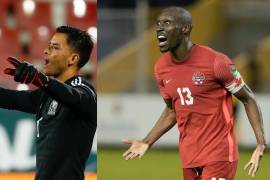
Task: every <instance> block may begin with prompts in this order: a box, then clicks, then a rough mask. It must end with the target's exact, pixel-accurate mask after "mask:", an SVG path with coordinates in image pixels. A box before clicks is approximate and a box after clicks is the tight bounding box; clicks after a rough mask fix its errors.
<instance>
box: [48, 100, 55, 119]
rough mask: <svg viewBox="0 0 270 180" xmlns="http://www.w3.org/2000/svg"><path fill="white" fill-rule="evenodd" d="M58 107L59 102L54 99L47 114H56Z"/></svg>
mask: <svg viewBox="0 0 270 180" xmlns="http://www.w3.org/2000/svg"><path fill="white" fill-rule="evenodd" d="M57 107H58V102H57V101H55V100H53V101H52V102H51V104H50V107H49V111H48V113H47V115H55V113H56V109H57Z"/></svg>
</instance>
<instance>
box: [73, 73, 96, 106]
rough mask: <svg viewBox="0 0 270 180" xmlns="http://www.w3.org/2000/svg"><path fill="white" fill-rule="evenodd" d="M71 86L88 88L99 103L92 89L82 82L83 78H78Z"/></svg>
mask: <svg viewBox="0 0 270 180" xmlns="http://www.w3.org/2000/svg"><path fill="white" fill-rule="evenodd" d="M71 85H72V86H82V87H85V88H87V89H88V90H89V91H90V92H91V94H92V96H93V97H94V100H95V102H96V101H97V100H96V94H95V92H94V91H93V90H92V89H91V88H90V87H88V86H86V85H85V84H84V83H83V82H82V77H76V78H75V79H74V80H72V81H71Z"/></svg>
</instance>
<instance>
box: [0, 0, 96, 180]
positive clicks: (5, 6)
mask: <svg viewBox="0 0 270 180" xmlns="http://www.w3.org/2000/svg"><path fill="white" fill-rule="evenodd" d="M96 6H97V2H96V0H59V1H58V0H56V1H51V0H0V41H1V43H0V59H1V66H0V86H1V87H4V88H10V89H33V88H34V87H32V86H30V87H28V86H24V85H19V84H17V83H15V82H13V80H12V79H10V77H8V76H5V75H4V74H3V69H4V68H6V67H7V64H6V63H5V61H4V60H5V59H6V58H7V57H8V56H15V57H18V58H21V59H24V60H27V61H30V62H31V63H33V64H35V65H36V66H37V67H39V68H40V69H42V64H43V60H42V58H43V50H44V49H45V47H47V45H48V42H49V40H50V39H51V37H52V35H53V34H54V32H55V28H56V27H58V26H61V25H70V26H75V27H77V28H80V29H83V30H86V31H88V32H89V33H90V34H91V36H92V37H93V39H94V41H95V47H94V51H93V54H92V57H91V58H90V60H89V63H88V64H87V65H86V66H85V67H84V68H83V69H82V74H83V75H84V76H86V77H87V78H88V79H89V81H94V78H95V75H96V71H95V67H96V62H97V51H96V41H97V21H96V18H97V11H96ZM35 127H36V125H35V121H34V116H33V115H30V114H25V113H21V112H17V111H7V110H3V109H0V179H1V180H33V179H34V171H35ZM96 152H97V142H96V138H95V141H94V145H93V150H92V152H91V155H90V157H89V160H88V163H87V167H86V169H87V173H86V180H95V179H96Z"/></svg>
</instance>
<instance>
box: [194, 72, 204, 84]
mask: <svg viewBox="0 0 270 180" xmlns="http://www.w3.org/2000/svg"><path fill="white" fill-rule="evenodd" d="M192 81H193V83H194V84H195V85H202V84H203V83H204V81H205V76H204V74H203V73H201V72H195V73H194V74H193V76H192Z"/></svg>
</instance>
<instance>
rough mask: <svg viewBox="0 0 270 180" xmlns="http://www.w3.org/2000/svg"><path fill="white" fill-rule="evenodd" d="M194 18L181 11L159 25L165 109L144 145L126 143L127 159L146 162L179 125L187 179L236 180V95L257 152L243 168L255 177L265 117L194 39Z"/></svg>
mask: <svg viewBox="0 0 270 180" xmlns="http://www.w3.org/2000/svg"><path fill="white" fill-rule="evenodd" d="M191 30H192V17H191V15H190V13H189V12H188V11H186V10H185V9H183V8H180V7H169V8H166V9H164V10H163V11H162V13H161V14H160V16H159V17H158V19H157V21H156V31H157V38H158V40H159V48H160V51H161V52H162V53H163V55H162V56H161V57H160V58H159V60H158V61H157V63H156V65H155V78H156V80H157V82H158V85H159V89H160V94H161V96H162V97H163V99H164V101H165V103H166V107H165V109H164V111H163V112H162V114H161V116H160V118H159V119H158V121H157V122H156V124H155V126H154V127H153V128H152V130H151V131H150V132H149V133H148V135H147V136H146V137H145V138H144V139H143V140H128V139H126V140H123V142H124V143H126V144H130V148H129V149H128V150H127V151H126V152H125V153H124V154H123V156H124V158H125V159H126V160H129V159H134V158H136V157H139V158H140V157H142V156H143V155H144V153H145V152H146V151H147V150H148V149H149V148H150V147H151V145H152V144H153V143H154V142H155V141H157V140H158V139H159V138H160V137H161V136H162V135H163V134H164V133H166V132H167V131H168V130H169V129H171V128H172V127H173V126H174V125H175V124H176V123H177V125H178V129H179V132H180V136H179V152H180V158H181V160H182V167H183V174H184V179H185V180H193V179H194V180H195V179H202V180H225V179H226V180H232V179H234V176H235V173H236V168H237V161H238V147H237V142H236V139H235V137H234V134H233V125H234V117H233V103H232V94H233V95H234V96H235V97H236V98H237V99H239V100H240V101H241V102H242V103H243V104H244V106H245V110H246V113H247V116H248V119H249V121H250V124H251V126H252V128H253V130H254V133H255V136H256V139H257V143H258V144H257V147H256V149H255V151H254V152H253V154H252V157H251V159H250V161H249V162H248V163H247V165H246V166H245V168H246V169H248V174H249V175H251V176H255V174H256V172H257V170H258V167H259V163H260V159H261V157H262V156H263V153H264V151H265V148H266V144H265V137H264V131H263V123H262V116H261V113H260V109H259V107H258V105H257V103H256V100H255V98H254V94H253V92H252V91H251V90H250V89H249V88H248V86H247V85H246V84H245V82H244V81H243V79H242V77H241V75H240V73H239V72H238V71H237V69H236V68H235V66H234V64H233V63H232V61H231V60H230V59H229V58H228V57H227V56H226V55H224V54H222V53H220V52H217V51H215V50H213V49H211V48H209V47H206V46H202V45H198V44H193V43H192V41H191V39H190V32H191Z"/></svg>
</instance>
